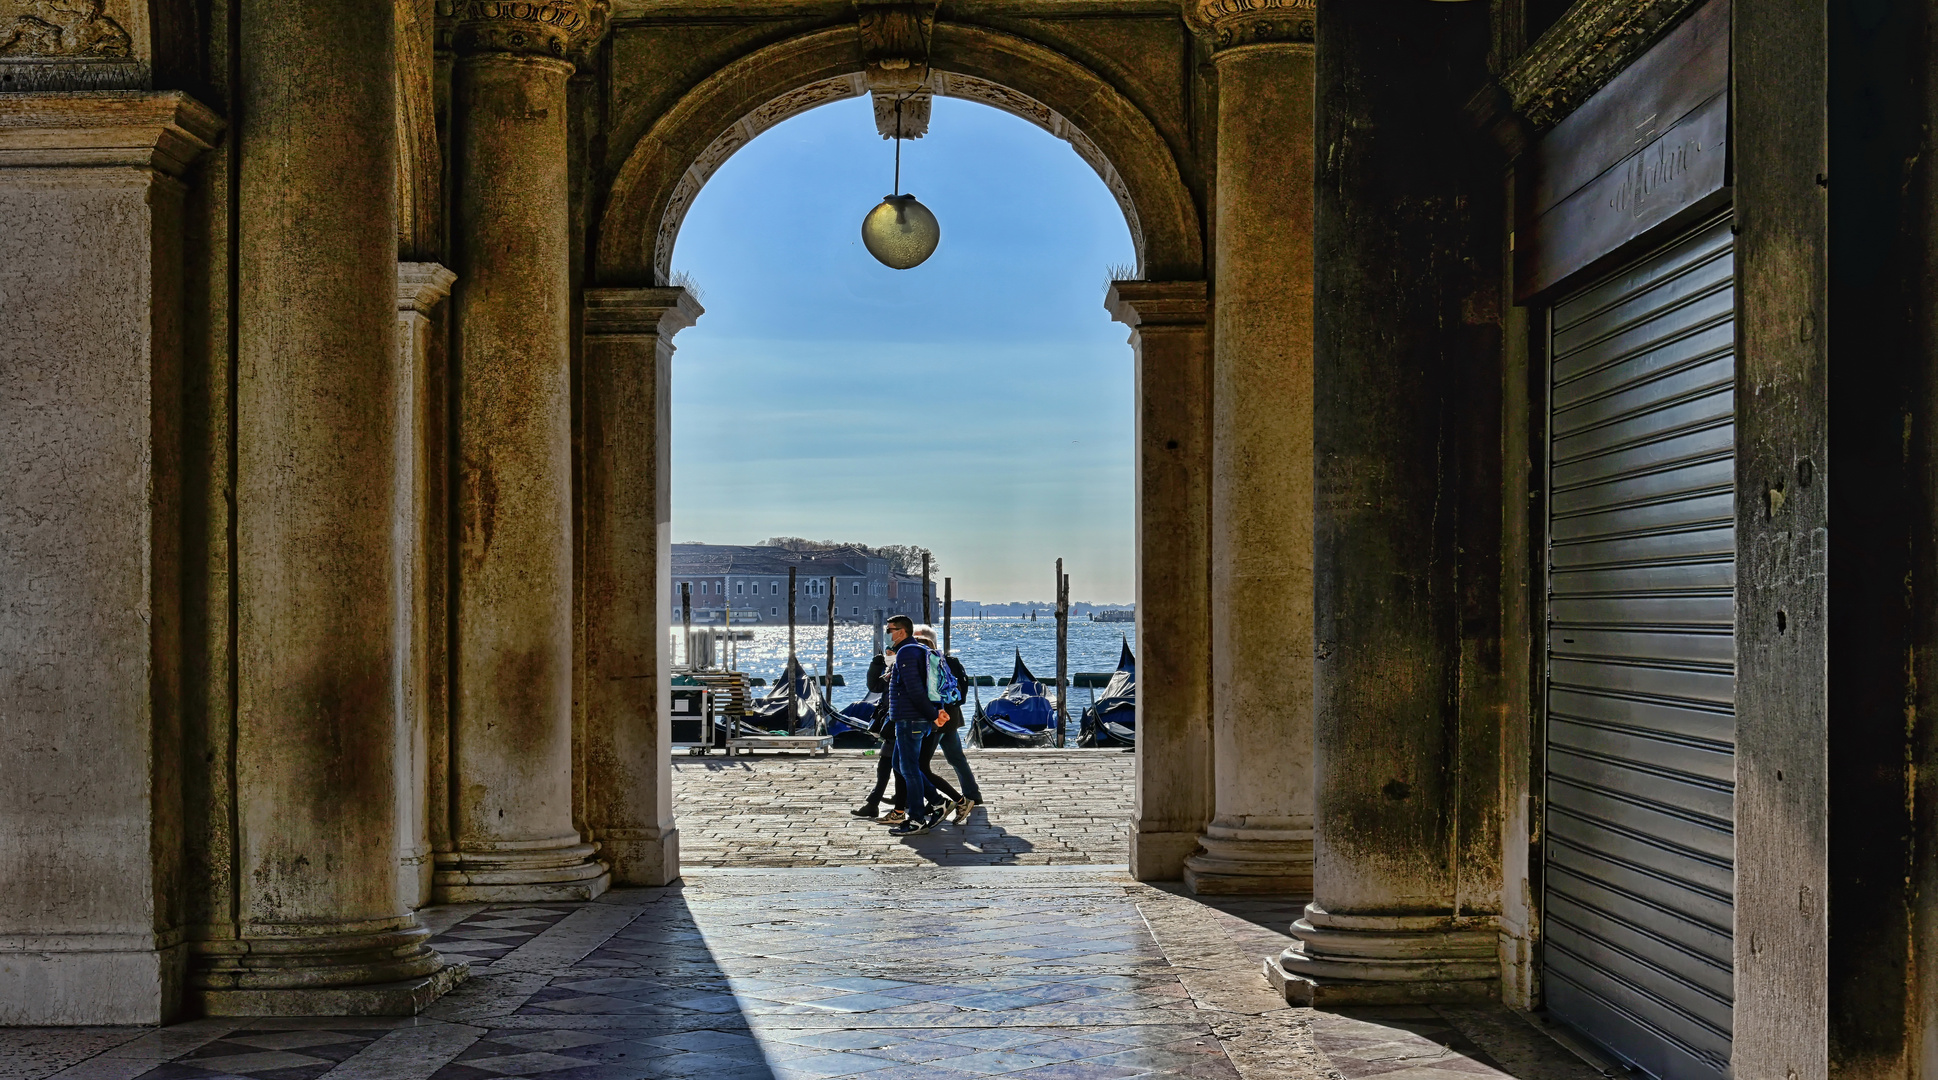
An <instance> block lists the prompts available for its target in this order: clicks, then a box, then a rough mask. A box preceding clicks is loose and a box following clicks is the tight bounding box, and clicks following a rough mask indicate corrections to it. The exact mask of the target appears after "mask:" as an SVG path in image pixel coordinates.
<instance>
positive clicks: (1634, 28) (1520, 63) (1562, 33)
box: [1501, 0, 1704, 129]
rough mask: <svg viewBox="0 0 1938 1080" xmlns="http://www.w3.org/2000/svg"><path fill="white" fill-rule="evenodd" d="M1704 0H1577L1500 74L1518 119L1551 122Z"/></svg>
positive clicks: (1539, 125)
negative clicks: (1584, 0)
mask: <svg viewBox="0 0 1938 1080" xmlns="http://www.w3.org/2000/svg"><path fill="white" fill-rule="evenodd" d="M1703 2H1704V0H1594V2H1592V3H1591V2H1578V3H1576V4H1574V5H1573V6H1572V7H1570V8H1569V9H1568V10H1567V11H1566V12H1565V13H1563V14H1562V16H1561V18H1560V19H1559V20H1557V21H1556V22H1555V24H1554V25H1553V26H1551V27H1549V28H1548V31H1547V32H1546V33H1544V34H1542V35H1541V38H1540V40H1538V41H1536V42H1535V43H1534V44H1533V45H1532V46H1530V47H1529V48H1528V51H1527V52H1525V53H1523V54H1522V55H1521V56H1520V58H1519V59H1517V60H1515V61H1514V63H1513V65H1512V66H1510V67H1509V68H1508V69H1507V70H1506V71H1505V72H1503V73H1502V74H1501V88H1502V89H1503V90H1505V91H1506V92H1507V96H1508V100H1509V101H1510V102H1511V103H1512V106H1513V109H1514V111H1515V112H1516V113H1518V114H1519V115H1520V116H1521V118H1522V119H1524V120H1526V121H1527V122H1528V123H1529V124H1531V125H1533V126H1534V127H1535V128H1536V129H1546V128H1550V127H1553V126H1554V125H1555V124H1557V123H1560V122H1561V120H1562V119H1563V118H1565V117H1566V116H1567V115H1568V114H1569V113H1571V112H1574V111H1575V108H1576V107H1577V106H1579V105H1580V104H1581V103H1582V102H1584V101H1587V100H1588V98H1589V97H1590V96H1592V95H1593V94H1594V93H1595V91H1597V90H1600V89H1601V88H1602V87H1603V86H1605V85H1606V84H1607V83H1608V80H1610V79H1612V78H1614V77H1615V76H1616V75H1618V74H1620V73H1621V71H1622V69H1623V68H1625V67H1627V66H1628V64H1629V61H1631V60H1633V59H1635V58H1636V57H1637V56H1640V55H1641V54H1642V53H1643V51H1644V50H1646V49H1647V48H1648V47H1649V46H1651V45H1653V44H1655V42H1656V40H1657V39H1658V38H1660V37H1661V36H1662V35H1663V33H1664V32H1666V31H1667V30H1668V29H1669V28H1670V27H1671V26H1673V25H1675V23H1676V22H1677V21H1678V20H1680V19H1681V18H1682V16H1683V15H1685V14H1687V13H1688V12H1690V11H1692V10H1694V9H1695V8H1696V7H1697V6H1699V5H1700V4H1701V3H1703Z"/></svg>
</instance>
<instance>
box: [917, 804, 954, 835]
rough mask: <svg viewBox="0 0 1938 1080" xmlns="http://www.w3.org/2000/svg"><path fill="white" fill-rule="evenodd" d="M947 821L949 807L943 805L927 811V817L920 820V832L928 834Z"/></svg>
mask: <svg viewBox="0 0 1938 1080" xmlns="http://www.w3.org/2000/svg"><path fill="white" fill-rule="evenodd" d="M947 820H949V807H948V806H947V804H944V805H942V806H939V807H937V808H936V809H934V810H931V811H929V813H928V816H927V817H924V818H923V819H922V831H923V832H928V831H929V830H930V829H933V828H935V827H936V826H937V825H940V824H942V823H943V822H944V821H947Z"/></svg>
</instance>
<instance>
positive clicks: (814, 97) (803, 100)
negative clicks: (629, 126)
mask: <svg viewBox="0 0 1938 1080" xmlns="http://www.w3.org/2000/svg"><path fill="white" fill-rule="evenodd" d="M867 92H868V84H867V80H866V78H865V76H863V74H862V73H861V72H856V73H854V74H852V75H837V76H835V77H834V78H832V79H823V80H821V81H820V82H814V83H809V84H807V85H806V86H803V87H800V88H799V89H795V90H790V91H788V92H787V93H785V94H782V95H781V96H780V97H777V98H775V99H773V100H772V101H769V102H768V103H766V104H765V105H762V106H761V107H759V108H757V109H755V110H754V111H753V112H750V113H748V114H747V115H746V116H743V117H741V118H740V121H739V122H738V123H736V124H734V125H733V126H732V127H730V128H728V129H727V130H725V131H723V132H721V133H720V134H719V136H718V137H716V138H715V139H714V140H713V141H712V142H711V143H708V144H707V148H706V149H705V150H702V151H701V152H700V156H699V157H697V158H694V159H693V164H691V165H689V166H687V167H686V172H685V173H683V174H681V176H680V180H679V183H677V184H675V185H673V194H672V196H671V197H670V198H668V199H667V202H666V212H665V213H664V214H662V215H660V222H659V231H658V234H657V235H656V236H655V237H654V241H653V272H654V273H655V274H657V275H658V278H659V280H660V281H666V280H668V278H669V277H670V276H671V274H672V262H673V244H674V242H675V241H677V240H678V239H679V237H680V223H681V222H682V221H685V220H686V211H687V208H688V207H690V206H692V205H693V197H694V196H696V195H698V194H699V193H700V188H701V187H702V186H704V185H705V184H706V182H707V178H708V177H710V176H712V175H713V174H714V171H715V170H717V169H719V168H720V166H721V164H722V163H724V162H725V161H726V160H727V159H728V158H730V157H732V156H733V154H734V151H736V150H738V149H740V148H741V147H743V146H745V145H747V144H748V143H749V142H751V141H753V138H754V136H756V135H759V134H760V133H761V132H763V131H766V130H767V129H768V128H770V127H773V126H774V125H775V124H778V123H780V122H781V121H783V120H785V119H787V118H788V117H790V116H795V115H798V114H800V113H804V112H806V111H808V110H809V109H812V108H814V107H815V106H816V105H826V104H827V103H828V102H830V101H839V100H841V99H843V98H851V97H860V96H861V95H862V94H865V93H867Z"/></svg>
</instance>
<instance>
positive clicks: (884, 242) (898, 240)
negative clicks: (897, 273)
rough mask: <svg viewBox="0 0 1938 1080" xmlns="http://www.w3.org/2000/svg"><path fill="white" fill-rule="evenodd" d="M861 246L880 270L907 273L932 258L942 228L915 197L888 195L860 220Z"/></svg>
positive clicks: (940, 238)
mask: <svg viewBox="0 0 1938 1080" xmlns="http://www.w3.org/2000/svg"><path fill="white" fill-rule="evenodd" d="M861 242H862V244H863V245H865V246H866V247H867V248H868V254H870V255H873V256H874V257H875V258H876V259H878V260H880V261H881V264H882V265H883V266H887V267H890V268H893V269H896V270H908V269H911V268H913V267H917V266H920V265H922V262H923V260H925V259H927V258H928V257H929V256H930V255H933V254H935V245H937V244H938V243H941V242H942V226H941V225H940V224H938V223H937V222H936V220H935V215H934V214H931V213H929V208H928V207H926V206H923V205H922V204H921V203H919V202H916V201H915V196H913V195H890V196H888V197H886V198H884V199H882V201H881V205H879V206H877V207H875V208H874V209H873V210H870V211H868V216H867V217H865V218H862V219H861Z"/></svg>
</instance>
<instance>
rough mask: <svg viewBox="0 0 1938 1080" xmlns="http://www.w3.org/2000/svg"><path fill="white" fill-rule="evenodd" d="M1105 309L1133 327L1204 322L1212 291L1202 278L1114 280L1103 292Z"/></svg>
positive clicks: (1185, 324) (1113, 317)
mask: <svg viewBox="0 0 1938 1080" xmlns="http://www.w3.org/2000/svg"><path fill="white" fill-rule="evenodd" d="M1104 310H1106V311H1108V312H1110V317H1111V318H1112V319H1115V320H1116V321H1118V322H1120V323H1123V324H1124V325H1125V326H1128V327H1131V328H1133V329H1136V328H1139V327H1144V326H1203V325H1204V324H1205V319H1206V317H1207V315H1208V313H1209V311H1210V291H1209V289H1208V287H1207V286H1206V284H1205V283H1204V282H1202V281H1113V282H1111V283H1110V289H1109V290H1108V291H1107V292H1105V293H1104Z"/></svg>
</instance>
